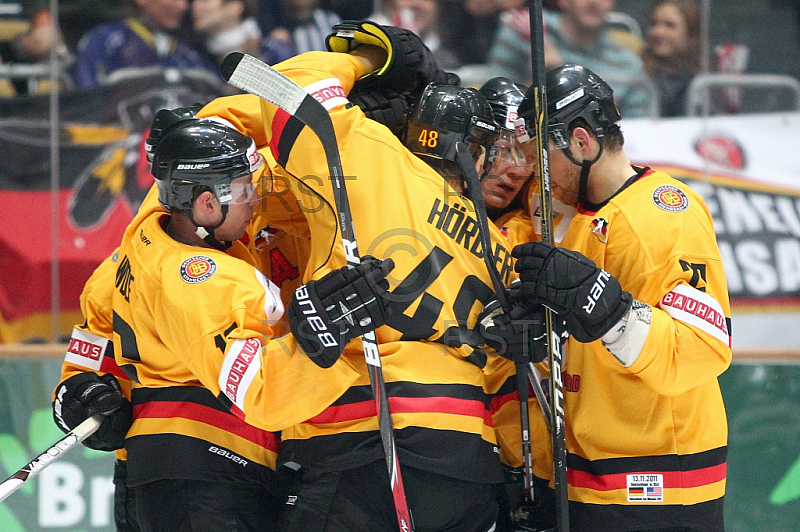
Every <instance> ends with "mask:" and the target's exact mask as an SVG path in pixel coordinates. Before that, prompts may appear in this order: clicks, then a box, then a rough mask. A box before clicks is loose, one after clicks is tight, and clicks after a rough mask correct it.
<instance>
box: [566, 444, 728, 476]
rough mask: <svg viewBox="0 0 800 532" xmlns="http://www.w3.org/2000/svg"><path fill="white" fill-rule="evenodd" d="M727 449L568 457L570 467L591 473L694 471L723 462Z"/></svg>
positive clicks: (571, 455)
mask: <svg viewBox="0 0 800 532" xmlns="http://www.w3.org/2000/svg"><path fill="white" fill-rule="evenodd" d="M727 456H728V448H727V447H719V448H717V449H711V450H709V451H704V452H701V453H695V454H683V455H677V454H667V455H661V456H636V457H625V458H606V459H602V460H587V459H586V458H582V457H580V456H578V455H576V454H572V453H570V454H569V456H567V465H568V466H569V468H570V469H574V470H576V471H584V472H586V473H590V474H592V475H597V476H601V475H613V474H618V473H630V472H632V471H694V470H697V469H703V468H706V467H712V466H718V465H720V464H724V463H725V462H726V460H727Z"/></svg>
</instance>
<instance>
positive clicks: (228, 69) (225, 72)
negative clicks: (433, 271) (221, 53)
mask: <svg viewBox="0 0 800 532" xmlns="http://www.w3.org/2000/svg"><path fill="white" fill-rule="evenodd" d="M243 58H244V54H243V53H242V52H231V53H229V54H228V55H226V56H225V59H223V60H222V63H221V64H220V67H219V68H220V71H221V72H222V77H223V78H225V81H230V79H231V76H233V73H234V72H236V67H238V66H239V63H240V62H241V61H242V59H243Z"/></svg>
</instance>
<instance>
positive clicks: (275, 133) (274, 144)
mask: <svg viewBox="0 0 800 532" xmlns="http://www.w3.org/2000/svg"><path fill="white" fill-rule="evenodd" d="M291 117H292V115H290V114H289V113H287V112H286V111H284V110H283V109H281V108H280V107H279V108H278V109H277V110H276V111H275V116H274V117H273V118H272V139H270V141H269V150H270V152H272V156H273V157H274V158H275V160H276V161H280V160H281V158H280V154H279V153H278V146H279V145H280V142H281V135H283V128H285V127H286V124H287V123H288V122H289V119H290V118H291ZM287 155H288V154H287Z"/></svg>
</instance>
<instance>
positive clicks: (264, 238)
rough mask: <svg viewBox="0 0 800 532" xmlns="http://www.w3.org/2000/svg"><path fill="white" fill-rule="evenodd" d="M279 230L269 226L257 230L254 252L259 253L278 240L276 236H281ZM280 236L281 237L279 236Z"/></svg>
mask: <svg viewBox="0 0 800 532" xmlns="http://www.w3.org/2000/svg"><path fill="white" fill-rule="evenodd" d="M281 232H282V231H281V230H280V229H278V228H277V227H273V226H271V225H267V226H265V227H263V228H262V229H259V230H258V232H257V233H256V241H255V246H256V251H261V250H262V249H264V248H265V247H267V246H268V245H270V244H272V243H273V242H274V241H275V240H277V239H278V235H280V234H281ZM281 236H282V235H281Z"/></svg>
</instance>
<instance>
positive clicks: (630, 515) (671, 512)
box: [569, 498, 725, 532]
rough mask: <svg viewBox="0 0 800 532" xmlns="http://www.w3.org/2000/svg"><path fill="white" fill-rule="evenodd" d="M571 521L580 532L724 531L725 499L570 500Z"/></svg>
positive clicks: (572, 526)
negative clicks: (638, 502) (631, 502)
mask: <svg viewBox="0 0 800 532" xmlns="http://www.w3.org/2000/svg"><path fill="white" fill-rule="evenodd" d="M569 521H570V522H569V524H570V528H571V529H572V530H580V531H581V532H608V531H609V530H613V531H614V532H627V531H634V530H636V531H638V530H660V529H666V528H669V529H670V530H671V529H673V528H679V527H686V528H687V529H691V530H703V531H704V532H723V531H724V530H725V528H724V525H723V499H722V498H720V499H717V500H714V501H708V502H703V503H699V504H693V505H687V506H681V505H674V504H641V505H620V504H583V503H577V502H574V501H570V503H569Z"/></svg>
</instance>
